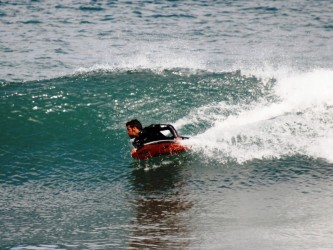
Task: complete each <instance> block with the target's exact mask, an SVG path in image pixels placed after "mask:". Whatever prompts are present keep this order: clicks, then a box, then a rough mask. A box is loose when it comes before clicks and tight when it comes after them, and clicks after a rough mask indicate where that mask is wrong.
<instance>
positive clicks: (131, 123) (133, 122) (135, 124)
mask: <svg viewBox="0 0 333 250" xmlns="http://www.w3.org/2000/svg"><path fill="white" fill-rule="evenodd" d="M128 126H130V127H131V128H133V127H136V128H138V129H139V130H140V131H141V130H142V124H141V122H139V121H138V120H137V119H134V120H131V121H129V122H126V127H128Z"/></svg>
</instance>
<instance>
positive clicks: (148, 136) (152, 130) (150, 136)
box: [132, 124, 178, 148]
mask: <svg viewBox="0 0 333 250" xmlns="http://www.w3.org/2000/svg"><path fill="white" fill-rule="evenodd" d="M163 130H168V131H170V133H171V135H172V136H171V137H169V136H165V135H163V134H162V133H161V131H163ZM176 137H178V134H177V132H176V130H175V129H174V127H173V126H172V125H169V124H152V125H150V126H148V127H145V128H144V129H143V130H142V131H141V132H140V134H139V137H137V138H135V139H134V141H133V142H132V144H133V146H134V147H135V148H140V147H142V146H143V145H144V144H145V143H148V142H152V141H160V140H172V139H174V138H176Z"/></svg>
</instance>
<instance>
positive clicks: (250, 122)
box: [176, 70, 333, 163]
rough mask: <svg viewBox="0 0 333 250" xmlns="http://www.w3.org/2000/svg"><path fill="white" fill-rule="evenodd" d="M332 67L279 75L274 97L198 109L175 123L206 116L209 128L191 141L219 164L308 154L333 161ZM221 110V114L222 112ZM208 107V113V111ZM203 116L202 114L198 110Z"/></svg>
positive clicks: (195, 147)
mask: <svg viewBox="0 0 333 250" xmlns="http://www.w3.org/2000/svg"><path fill="white" fill-rule="evenodd" d="M332 79H333V71H332V70H314V71H311V72H306V73H298V74H295V75H291V76H283V77H281V78H277V82H276V85H275V86H274V87H273V93H274V95H275V97H276V98H275V100H274V101H267V100H259V101H257V102H254V103H252V104H250V105H249V104H246V105H245V104H236V105H228V104H226V103H225V102H220V103H217V104H216V105H215V109H212V107H211V105H208V106H204V107H200V108H199V109H197V110H195V111H193V112H192V113H191V114H190V115H189V116H187V117H185V118H183V119H181V120H179V121H177V123H176V125H177V126H178V128H179V127H182V126H185V125H186V124H190V123H192V122H198V120H200V119H203V118H202V117H205V118H204V119H206V120H209V119H210V120H213V121H214V122H213V123H212V125H211V127H210V128H209V129H206V130H205V131H204V132H203V133H200V134H198V135H196V136H194V137H192V139H191V140H190V141H189V143H190V144H191V145H192V147H193V148H194V150H195V151H199V152H200V153H202V154H203V155H205V156H206V157H211V158H214V159H218V160H219V161H221V162H226V161H230V160H236V161H237V162H239V163H243V162H245V161H249V160H253V159H270V158H280V157H284V156H291V155H306V156H309V157H314V158H324V159H326V160H327V161H329V162H333V156H332V150H331V149H332V146H333V82H332ZM221 110H224V113H221ZM206 111H208V112H206ZM203 113H204V114H205V115H206V116H202V114H203Z"/></svg>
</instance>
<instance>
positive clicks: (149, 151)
mask: <svg viewBox="0 0 333 250" xmlns="http://www.w3.org/2000/svg"><path fill="white" fill-rule="evenodd" d="M188 149H189V148H188V147H187V146H184V145H182V144H180V143H179V142H177V141H174V140H172V141H156V142H150V143H147V144H145V145H144V146H143V147H141V148H139V149H133V150H132V152H131V155H132V157H133V158H134V159H137V160H146V159H149V158H152V157H156V156H160V155H173V154H178V153H181V152H183V151H186V150H188Z"/></svg>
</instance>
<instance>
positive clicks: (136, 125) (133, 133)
mask: <svg viewBox="0 0 333 250" xmlns="http://www.w3.org/2000/svg"><path fill="white" fill-rule="evenodd" d="M126 128H127V134H128V136H129V137H130V138H135V137H139V135H140V132H141V131H142V125H141V122H139V121H138V120H137V119H134V120H131V121H129V122H127V123H126Z"/></svg>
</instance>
